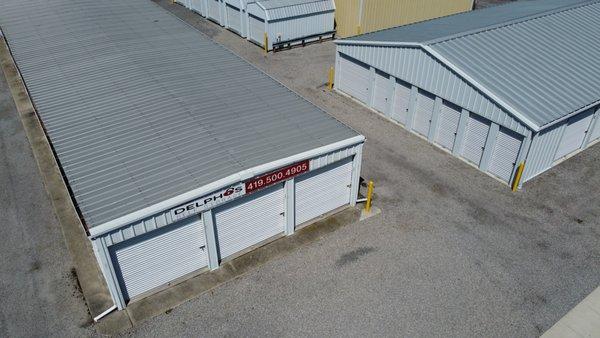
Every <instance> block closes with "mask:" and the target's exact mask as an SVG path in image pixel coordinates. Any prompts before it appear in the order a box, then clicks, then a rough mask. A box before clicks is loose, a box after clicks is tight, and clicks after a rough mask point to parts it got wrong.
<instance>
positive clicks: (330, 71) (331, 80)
mask: <svg viewBox="0 0 600 338" xmlns="http://www.w3.org/2000/svg"><path fill="white" fill-rule="evenodd" d="M334 72H335V70H334V69H333V67H331V68H329V82H328V83H327V88H329V90H332V89H333V75H334V74H335V73H334Z"/></svg>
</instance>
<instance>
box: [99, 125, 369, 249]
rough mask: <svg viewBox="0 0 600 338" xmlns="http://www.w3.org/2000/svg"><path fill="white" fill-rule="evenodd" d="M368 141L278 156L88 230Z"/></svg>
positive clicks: (101, 230) (118, 224) (356, 138)
mask: <svg viewBox="0 0 600 338" xmlns="http://www.w3.org/2000/svg"><path fill="white" fill-rule="evenodd" d="M364 141H365V137H364V136H363V135H357V136H354V137H351V138H349V139H346V140H342V141H338V142H335V143H331V144H328V145H325V146H322V147H319V148H315V149H312V150H308V151H305V152H302V153H299V154H296V155H293V156H289V157H286V158H283V159H279V160H276V161H273V162H269V163H266V164H261V165H259V166H256V167H253V168H249V169H245V170H242V171H240V172H238V173H236V174H233V175H229V176H227V177H224V178H222V179H220V180H217V181H214V182H212V183H210V184H207V185H204V186H202V187H199V188H196V189H193V190H190V191H188V192H186V193H183V194H180V195H177V196H175V197H172V198H170V199H168V200H165V201H162V202H160V203H156V204H154V205H151V206H149V207H146V208H143V209H140V210H138V211H135V212H132V213H130V214H127V215H124V216H121V217H119V218H116V219H113V220H111V221H108V222H105V223H103V224H100V225H98V226H95V227H92V228H90V229H89V233H90V238H96V237H98V236H101V235H104V234H106V233H108V232H111V231H113V230H116V229H119V228H121V227H123V226H126V225H128V224H131V223H133V222H138V221H141V220H143V219H145V218H147V217H151V216H152V215H155V214H157V213H159V212H163V211H165V210H168V209H171V208H174V207H176V206H178V205H181V204H184V203H186V202H189V201H191V200H194V199H196V198H200V197H202V196H204V195H206V194H209V193H211V192H213V191H215V190H219V189H222V188H225V187H227V186H230V185H232V184H235V183H238V182H241V181H244V180H246V179H248V178H251V177H254V176H257V175H261V174H264V173H266V172H269V171H272V170H275V169H278V168H281V167H284V166H286V165H289V164H293V163H295V162H298V161H303V160H306V159H310V158H313V157H317V156H321V155H323V154H326V153H329V152H332V151H336V150H339V149H342V148H346V147H349V146H352V145H356V144H360V143H363V142H364Z"/></svg>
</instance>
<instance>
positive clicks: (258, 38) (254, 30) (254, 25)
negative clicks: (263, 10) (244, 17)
mask: <svg viewBox="0 0 600 338" xmlns="http://www.w3.org/2000/svg"><path fill="white" fill-rule="evenodd" d="M248 20H250V21H249V22H248V24H249V28H250V31H249V32H248V37H249V38H250V39H251V40H252V41H254V42H256V43H258V44H259V45H261V46H263V47H264V44H265V41H264V40H265V36H264V35H265V22H264V21H263V19H260V18H257V17H255V16H254V15H249V18H248Z"/></svg>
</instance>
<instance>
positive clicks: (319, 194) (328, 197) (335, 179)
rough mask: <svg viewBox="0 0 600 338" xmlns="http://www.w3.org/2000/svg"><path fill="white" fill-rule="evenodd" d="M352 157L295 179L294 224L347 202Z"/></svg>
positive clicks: (348, 198) (348, 199) (348, 201)
mask: <svg viewBox="0 0 600 338" xmlns="http://www.w3.org/2000/svg"><path fill="white" fill-rule="evenodd" d="M351 182H352V158H347V159H344V160H342V161H339V162H338V163H334V164H331V165H328V166H326V167H323V168H320V169H317V170H315V171H312V172H310V173H307V174H304V175H302V176H299V177H297V178H296V187H295V188H296V189H295V190H296V225H299V224H302V223H304V222H307V221H310V220H311V219H313V218H316V217H319V216H321V215H323V214H326V213H328V212H330V211H332V210H335V209H337V208H339V207H341V206H344V205H346V204H348V203H350V191H351V189H350V184H351Z"/></svg>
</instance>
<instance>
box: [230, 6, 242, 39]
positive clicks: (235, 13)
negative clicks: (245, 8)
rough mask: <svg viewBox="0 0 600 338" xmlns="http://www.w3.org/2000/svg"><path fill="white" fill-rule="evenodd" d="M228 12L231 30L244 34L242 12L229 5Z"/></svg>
mask: <svg viewBox="0 0 600 338" xmlns="http://www.w3.org/2000/svg"><path fill="white" fill-rule="evenodd" d="M226 11H227V24H228V25H229V28H231V29H233V30H235V31H236V32H238V33H240V34H241V33H242V21H241V20H242V19H241V15H240V10H239V9H238V8H235V7H233V6H231V5H229V4H227V5H226Z"/></svg>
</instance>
